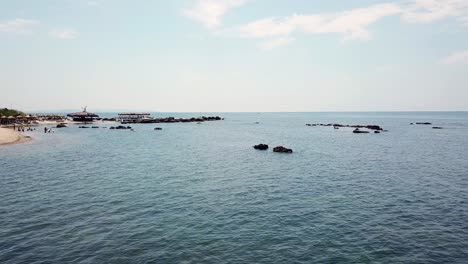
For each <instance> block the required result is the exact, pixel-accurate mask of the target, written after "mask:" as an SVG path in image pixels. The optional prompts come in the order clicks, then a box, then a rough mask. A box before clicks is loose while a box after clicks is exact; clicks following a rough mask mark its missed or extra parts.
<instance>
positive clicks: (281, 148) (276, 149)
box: [273, 146, 293, 153]
mask: <svg viewBox="0 0 468 264" xmlns="http://www.w3.org/2000/svg"><path fill="white" fill-rule="evenodd" d="M273 152H278V153H293V151H292V149H288V148H285V147H283V146H278V147H275V148H273Z"/></svg>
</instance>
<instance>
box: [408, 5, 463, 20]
mask: <svg viewBox="0 0 468 264" xmlns="http://www.w3.org/2000/svg"><path fill="white" fill-rule="evenodd" d="M467 15H468V0H414V1H413V2H412V3H411V4H410V5H409V6H407V7H406V8H405V12H404V13H403V15H402V18H403V20H404V21H407V22H413V23H431V22H434V21H438V20H442V19H445V18H449V17H455V18H458V19H460V20H466V16H467ZM462 22H463V21H462Z"/></svg>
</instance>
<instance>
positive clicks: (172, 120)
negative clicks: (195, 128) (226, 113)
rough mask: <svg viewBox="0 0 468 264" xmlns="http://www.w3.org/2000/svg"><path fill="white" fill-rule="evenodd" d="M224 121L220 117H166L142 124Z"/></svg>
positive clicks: (148, 120) (145, 120)
mask: <svg viewBox="0 0 468 264" xmlns="http://www.w3.org/2000/svg"><path fill="white" fill-rule="evenodd" d="M219 120H224V118H221V117H219V116H202V117H192V118H175V117H166V118H152V119H144V120H142V121H141V123H190V122H197V123H199V122H205V121H219Z"/></svg>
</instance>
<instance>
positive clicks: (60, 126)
mask: <svg viewBox="0 0 468 264" xmlns="http://www.w3.org/2000/svg"><path fill="white" fill-rule="evenodd" d="M63 127H67V125H65V124H58V125H57V128H63Z"/></svg>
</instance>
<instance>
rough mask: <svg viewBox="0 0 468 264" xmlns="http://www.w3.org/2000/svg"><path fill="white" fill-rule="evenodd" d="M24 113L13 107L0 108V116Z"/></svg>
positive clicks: (21, 114)
mask: <svg viewBox="0 0 468 264" xmlns="http://www.w3.org/2000/svg"><path fill="white" fill-rule="evenodd" d="M25 115H26V114H25V113H23V112H21V111H18V110H15V109H8V108H0V116H15V117H16V116H25Z"/></svg>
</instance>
